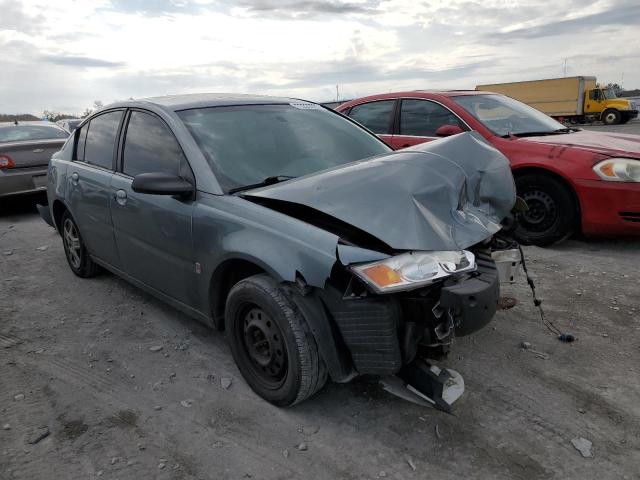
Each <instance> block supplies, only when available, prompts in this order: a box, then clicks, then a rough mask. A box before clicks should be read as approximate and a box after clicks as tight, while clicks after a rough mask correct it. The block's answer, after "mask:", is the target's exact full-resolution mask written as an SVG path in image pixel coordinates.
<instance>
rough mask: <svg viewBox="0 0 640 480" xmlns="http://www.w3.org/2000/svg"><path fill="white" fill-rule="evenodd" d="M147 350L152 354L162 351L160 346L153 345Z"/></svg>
mask: <svg viewBox="0 0 640 480" xmlns="http://www.w3.org/2000/svg"><path fill="white" fill-rule="evenodd" d="M149 350H151V351H152V352H159V351H160V350H162V345H154V346H153V347H151V348H150V349H149Z"/></svg>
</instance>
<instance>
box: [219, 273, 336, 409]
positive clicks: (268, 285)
mask: <svg viewBox="0 0 640 480" xmlns="http://www.w3.org/2000/svg"><path fill="white" fill-rule="evenodd" d="M225 321H226V330H227V336H228V338H229V342H230V346H231V352H232V353H233V358H234V359H235V361H236V364H237V365H238V368H239V369H240V372H241V373H242V376H243V377H244V378H245V380H246V381H247V383H248V384H249V386H250V387H251V388H252V389H253V391H254V392H256V393H257V394H258V395H260V396H261V397H262V398H264V399H265V400H267V401H269V402H271V403H273V404H274V405H278V406H288V405H294V404H296V403H299V402H301V401H303V400H305V399H306V398H308V397H310V396H312V395H313V394H314V393H315V392H317V391H318V390H319V389H320V388H322V386H323V385H324V384H325V382H326V380H327V372H326V368H325V365H324V362H323V361H322V359H321V358H320V355H319V353H318V347H317V345H316V341H315V338H314V337H313V335H312V334H311V331H310V329H309V326H308V325H307V322H306V320H305V318H304V317H303V315H302V313H301V312H300V311H299V310H298V308H297V307H296V305H295V303H294V302H293V301H292V300H291V299H290V298H289V296H288V295H287V294H286V293H285V292H284V291H283V290H282V289H281V288H280V286H279V285H278V284H277V282H275V281H274V280H273V279H271V278H270V277H269V276H268V275H264V274H260V275H254V276H252V277H249V278H246V279H244V280H241V281H240V282H238V283H237V284H236V285H235V286H234V287H233V288H232V289H231V292H229V296H228V298H227V304H226V310H225Z"/></svg>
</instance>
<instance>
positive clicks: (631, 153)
mask: <svg viewBox="0 0 640 480" xmlns="http://www.w3.org/2000/svg"><path fill="white" fill-rule="evenodd" d="M522 141H526V142H536V143H546V144H548V145H567V146H571V147H576V148H582V149H584V150H589V151H591V152H596V153H602V154H604V155H609V156H612V157H626V158H638V159H640V135H629V134H624V133H614V132H612V133H606V132H594V131H592V130H580V131H579V132H574V133H567V134H560V135H546V136H541V137H525V138H522Z"/></svg>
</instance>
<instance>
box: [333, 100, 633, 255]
mask: <svg viewBox="0 0 640 480" xmlns="http://www.w3.org/2000/svg"><path fill="white" fill-rule="evenodd" d="M336 110H337V111H339V112H341V113H343V114H344V115H348V116H349V117H351V118H352V119H353V120H355V121H357V122H359V123H361V124H362V125H364V126H365V127H367V128H368V129H369V130H371V131H373V132H374V133H376V134H377V135H378V136H379V137H380V138H382V139H383V140H384V141H385V142H386V143H388V144H389V145H390V146H391V147H392V148H394V149H400V148H405V147H409V146H411V145H415V144H418V143H422V142H428V141H431V140H435V139H437V138H438V137H445V136H449V135H455V134H456V133H460V132H462V131H466V130H475V131H477V132H479V133H480V134H481V135H482V136H483V137H484V138H486V139H487V141H489V142H490V143H491V144H492V145H493V146H494V147H496V148H497V149H498V150H500V151H501V152H502V153H503V154H504V155H505V156H506V157H507V158H508V159H509V161H510V162H511V167H512V170H513V176H514V178H515V181H516V186H517V190H518V194H519V195H520V197H522V198H523V199H524V200H525V201H526V202H527V204H528V206H529V210H528V211H527V212H525V213H522V214H520V215H519V217H520V218H519V222H518V226H517V230H516V233H517V236H518V237H519V240H520V241H522V242H524V243H532V244H535V245H549V244H551V243H553V242H556V241H558V240H560V239H562V238H565V237H567V236H569V235H570V234H571V233H572V232H574V231H578V230H581V231H582V232H583V233H584V234H587V235H612V234H616V235H640V136H636V135H625V134H621V133H614V132H612V133H603V132H594V131H585V130H581V129H579V128H567V127H565V126H564V125H562V124H561V123H558V122H556V121H555V120H553V119H552V118H550V117H548V116H547V115H545V114H543V113H541V112H539V111H538V110H535V109H533V108H531V107H529V106H527V105H525V104H523V103H521V102H518V101H517V100H514V99H512V98H509V97H505V96H503V95H499V94H494V93H488V92H478V91H475V90H474V91H446V92H432V91H413V92H398V93H386V94H381V95H374V96H370V97H364V98H359V99H356V100H352V101H350V102H347V103H344V104H342V105H340V106H339V107H337V108H336Z"/></svg>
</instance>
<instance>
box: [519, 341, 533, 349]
mask: <svg viewBox="0 0 640 480" xmlns="http://www.w3.org/2000/svg"><path fill="white" fill-rule="evenodd" d="M520 346H521V347H522V348H524V349H525V350H529V349H530V348H531V342H522V343H521V344H520Z"/></svg>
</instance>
